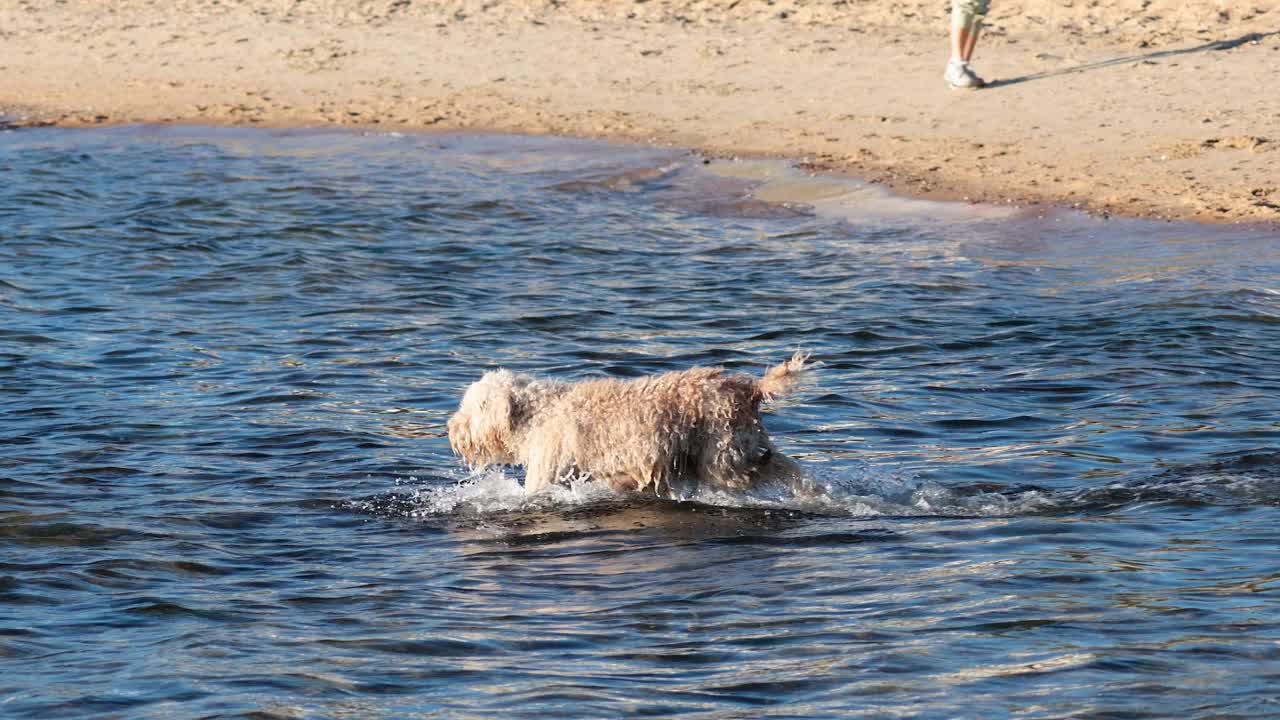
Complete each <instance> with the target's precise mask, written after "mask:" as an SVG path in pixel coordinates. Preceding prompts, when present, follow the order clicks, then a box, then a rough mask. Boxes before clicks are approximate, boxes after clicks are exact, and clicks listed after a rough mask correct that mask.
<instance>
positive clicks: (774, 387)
mask: <svg viewBox="0 0 1280 720" xmlns="http://www.w3.org/2000/svg"><path fill="white" fill-rule="evenodd" d="M807 362H809V356H808V355H807V354H805V353H802V352H800V351H799V350H797V351H796V354H795V355H792V356H791V359H790V360H788V361H786V362H784V363H781V364H779V365H774V366H773V367H771V368H769V369H768V370H766V371H765V373H764V377H762V378H760V382H759V383H757V387H759V388H760V393H761V394H762V395H764V399H765V400H772V399H773V398H774V397H775V396H778V395H782V394H784V393H786V392H787V391H788V390H790V389H791V388H793V387H795V385H796V383H798V382H799V381H800V378H801V377H802V376H803V375H804V372H805V370H807V369H808V367H812V366H811V365H809V366H806V365H805V363H807Z"/></svg>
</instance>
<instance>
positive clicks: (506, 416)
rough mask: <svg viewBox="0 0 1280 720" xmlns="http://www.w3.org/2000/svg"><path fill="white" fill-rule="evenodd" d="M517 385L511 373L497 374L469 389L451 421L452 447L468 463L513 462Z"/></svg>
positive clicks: (500, 371)
mask: <svg viewBox="0 0 1280 720" xmlns="http://www.w3.org/2000/svg"><path fill="white" fill-rule="evenodd" d="M518 385H519V383H518V382H517V377H516V376H515V375H514V374H512V373H511V372H510V371H508V370H494V371H492V372H487V373H485V374H484V377H482V378H480V379H479V380H477V381H476V382H474V383H472V384H471V386H470V387H468V388H467V392H466V394H465V395H464V396H463V398H462V404H461V405H460V406H459V407H458V412H456V413H454V415H453V417H452V418H450V419H449V444H450V445H451V446H453V449H454V451H456V452H457V453H458V454H459V455H461V456H462V457H463V459H465V460H466V461H467V462H469V463H471V464H475V465H488V464H493V463H508V462H512V453H513V448H514V444H515V438H514V434H515V428H516V425H517V423H518V421H519V419H518V417H517V410H518V405H519V403H518V402H517V396H518V395H519V392H518Z"/></svg>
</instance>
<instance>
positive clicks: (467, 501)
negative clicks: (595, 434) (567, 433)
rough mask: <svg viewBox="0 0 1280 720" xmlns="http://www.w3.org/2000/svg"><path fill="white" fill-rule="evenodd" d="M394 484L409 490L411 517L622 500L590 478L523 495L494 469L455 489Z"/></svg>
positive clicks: (466, 479) (512, 481)
mask: <svg viewBox="0 0 1280 720" xmlns="http://www.w3.org/2000/svg"><path fill="white" fill-rule="evenodd" d="M397 484H400V485H407V486H409V487H408V492H406V493H404V497H403V499H404V500H406V501H408V502H409V503H410V504H411V505H412V506H413V509H412V510H411V511H410V512H409V516H410V517H428V516H433V515H489V514H493V513H504V512H520V511H535V510H551V509H563V508H569V507H574V506H579V505H587V504H590V503H594V502H599V501H602V500H608V499H619V498H621V497H623V496H621V495H619V494H618V493H617V492H615V491H614V490H613V488H611V487H610V486H609V485H608V483H603V482H597V481H595V480H592V479H590V478H578V479H572V480H570V481H569V482H568V483H566V484H564V485H555V486H552V487H551V488H549V489H548V490H546V491H545V492H538V493H526V492H525V490H524V486H523V485H521V484H520V480H519V478H518V476H516V475H514V474H511V473H509V472H508V471H505V470H503V469H502V468H497V467H492V468H486V469H484V470H479V471H476V472H472V473H469V474H467V475H466V476H464V477H463V478H462V479H461V480H460V481H459V482H458V483H456V484H454V485H443V486H441V485H428V486H421V485H418V480H417V478H412V477H411V478H409V479H408V480H397Z"/></svg>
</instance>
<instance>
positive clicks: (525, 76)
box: [0, 0, 1280, 222]
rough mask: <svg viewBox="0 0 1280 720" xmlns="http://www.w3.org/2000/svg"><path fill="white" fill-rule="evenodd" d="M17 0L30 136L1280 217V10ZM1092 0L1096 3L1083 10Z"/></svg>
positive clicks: (16, 40) (13, 56) (7, 67)
mask: <svg viewBox="0 0 1280 720" xmlns="http://www.w3.org/2000/svg"><path fill="white" fill-rule="evenodd" d="M48 5H49V4H47V3H37V2H35V1H34V0H17V1H16V2H12V3H7V4H6V5H5V7H3V8H0V40H2V42H0V71H3V73H4V78H5V82H4V84H3V85H2V86H0V111H3V113H4V114H5V115H6V116H8V117H9V118H10V119H11V120H12V121H14V122H15V123H16V124H21V123H56V124H59V125H68V126H76V125H95V124H104V123H138V122H183V123H210V124H243V125H264V126H289V125H350V126H363V127H372V128H384V129H413V130H437V129H442V130H443V129H447V130H458V129H467V130H493V131H503V132H519V133H554V134H561V135H571V136H580V137H599V138H609V139H615V140H624V141H636V142H656V143H662V144H673V145H681V146H687V147H691V148H696V149H698V150H701V151H703V152H707V153H709V154H713V155H751V156H769V157H786V158H791V159H794V160H796V161H797V162H798V163H799V164H800V166H801V167H804V168H808V169H812V170H814V171H823V172H835V173H847V174H851V175H853V176H856V177H860V178H865V179H869V180H872V181H875V182H880V183H883V184H886V185H887V186H889V187H891V188H893V189H894V190H896V191H899V192H903V193H907V194H911V195H920V196H925V197H937V198H954V199H960V198H964V199H970V200H974V201H983V202H996V203H1009V204H1016V205H1025V204H1029V203H1051V204H1062V205H1069V206H1078V207H1083V208H1086V209H1089V210H1091V211H1094V212H1098V213H1115V214H1122V215H1131V216H1141V217H1167V218H1183V219H1197V220H1212V221H1228V222H1231V221H1242V222H1252V221H1262V222H1280V170H1277V167H1280V153H1277V152H1276V148H1277V147H1278V146H1280V94H1277V93H1276V92H1275V89H1274V85H1273V82H1272V80H1273V78H1274V76H1275V73H1276V70H1277V68H1280V3H1277V2H1258V3H1250V4H1248V5H1246V6H1239V5H1238V4H1233V3H1221V2H1219V3H1203V4H1200V5H1198V6H1195V7H1191V6H1185V5H1183V4H1181V3H1174V2H1168V1H1167V0H1093V1H1092V2H1090V3H1066V2H1048V1H1047V0H1025V1H1024V2H1002V0H994V2H993V5H994V7H993V13H992V15H991V17H990V19H989V20H990V22H989V25H988V29H987V32H986V34H985V35H984V37H983V41H982V43H981V44H980V46H979V49H978V54H977V57H976V62H975V67H976V69H977V70H978V71H979V72H980V73H981V74H983V75H984V76H985V77H986V78H987V79H988V80H989V81H993V86H992V87H990V88H988V89H985V90H981V91H977V92H957V91H951V90H949V89H948V88H947V87H946V86H945V85H944V84H943V82H942V80H941V71H942V65H943V63H944V62H945V60H946V55H947V47H946V34H945V30H946V22H947V19H946V3H945V2H918V1H915V0H905V1H901V2H897V1H895V2H868V1H865V0H845V1H838V2H830V1H828V2H821V3H819V2H808V1H806V0H777V1H776V2H769V3H766V2H761V1H755V0H739V1H736V2H735V1H734V0H725V1H723V2H703V1H699V0H641V1H639V2H621V1H615V2H609V1H604V0H546V1H534V0H506V1H504V0H487V1H485V0H452V1H447V2H432V3H426V2H422V1H421V0H382V1H379V2H359V1H356V0H345V1H342V2H339V1H337V0H315V1H314V2H305V3H304V2H292V1H288V2H286V1H284V0H276V1H273V2H247V1H244V0H174V1H173V2H164V3H161V2H154V1H152V0H122V1H119V2H113V3H109V4H108V3H100V2H96V1H95V0H65V2H62V3H60V4H57V5H54V6H52V7H49V6H48ZM1086 5H1087V6H1088V7H1086Z"/></svg>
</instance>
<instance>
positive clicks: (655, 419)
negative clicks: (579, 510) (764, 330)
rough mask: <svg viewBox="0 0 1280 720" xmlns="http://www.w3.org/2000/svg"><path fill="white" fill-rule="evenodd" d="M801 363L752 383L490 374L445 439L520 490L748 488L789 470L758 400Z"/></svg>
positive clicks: (789, 380) (797, 372)
mask: <svg viewBox="0 0 1280 720" xmlns="http://www.w3.org/2000/svg"><path fill="white" fill-rule="evenodd" d="M807 360H808V357H807V356H805V355H802V354H800V353H796V354H795V355H794V356H793V357H792V358H791V359H790V360H787V361H786V362H783V363H781V364H779V365H776V366H774V367H772V368H769V370H767V371H766V372H765V373H764V375H763V376H762V377H759V378H756V377H753V376H749V375H743V374H736V373H735V374H731V373H727V372H726V371H725V370H724V369H723V368H704V367H696V368H692V369H690V370H685V371H682V372H670V373H665V374H663V375H657V376H653V377H644V378H637V379H633V380H616V379H603V380H587V381H583V382H578V383H566V382H561V381H558V380H549V379H542V378H537V377H533V376H531V375H525V374H519V373H513V372H510V371H508V370H494V371H491V372H488V373H485V375H484V376H483V377H481V378H480V379H479V380H478V381H476V382H474V383H472V384H471V385H470V386H469V387H468V388H467V390H466V393H465V394H464V396H463V398H462V402H461V404H460V405H459V407H458V411H457V412H456V413H454V414H453V416H452V417H451V418H449V444H450V445H451V446H452V447H453V450H454V452H456V453H457V454H458V455H460V456H461V457H462V459H463V460H464V461H465V462H466V463H467V464H468V465H470V466H472V467H484V466H487V465H523V466H524V467H525V489H526V491H527V492H537V491H539V490H542V489H544V488H546V487H548V486H549V485H551V484H552V483H555V482H558V481H560V482H563V481H566V480H568V479H570V478H574V477H581V476H584V475H589V476H591V477H592V478H594V479H596V480H603V481H606V482H608V483H609V484H610V485H612V486H613V487H614V488H616V489H618V490H621V491H637V490H638V491H646V492H653V493H656V494H658V495H661V496H664V497H667V496H670V495H672V493H673V491H678V490H682V489H688V488H689V485H690V483H695V484H696V485H697V487H699V488H712V489H719V490H726V491H742V490H748V489H750V488H752V487H755V486H756V485H758V484H760V483H762V482H766V481H768V480H771V479H776V478H782V477H792V476H795V475H797V474H798V473H799V472H800V469H799V466H798V465H797V464H796V463H795V461H794V460H792V459H791V458H788V457H786V456H785V455H783V454H782V453H780V452H778V451H777V448H776V447H775V446H774V444H773V441H772V440H771V439H770V437H769V434H768V432H767V431H766V430H765V427H764V423H763V422H762V421H761V418H760V405H761V403H762V402H765V401H768V400H770V399H771V398H773V397H775V396H777V395H780V394H782V393H784V392H786V391H787V390H789V389H791V388H792V387H794V385H795V384H796V382H797V380H798V379H799V378H800V376H801V374H802V373H803V372H804V370H805V364H806V361H807Z"/></svg>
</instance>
